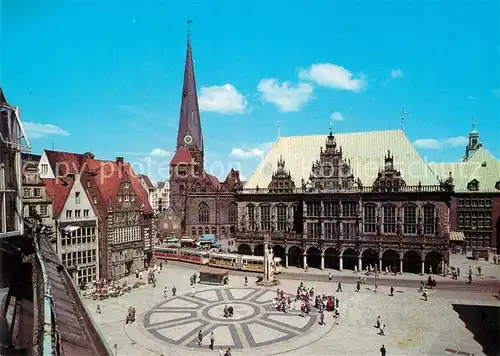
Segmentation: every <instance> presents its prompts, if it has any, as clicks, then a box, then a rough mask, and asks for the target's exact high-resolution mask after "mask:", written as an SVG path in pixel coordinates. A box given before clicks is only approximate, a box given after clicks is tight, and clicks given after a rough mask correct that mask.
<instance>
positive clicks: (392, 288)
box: [391, 286, 394, 297]
mask: <svg viewBox="0 0 500 356" xmlns="http://www.w3.org/2000/svg"><path fill="white" fill-rule="evenodd" d="M391 297H394V287H393V286H391Z"/></svg>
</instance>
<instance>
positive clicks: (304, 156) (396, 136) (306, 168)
mask: <svg viewBox="0 0 500 356" xmlns="http://www.w3.org/2000/svg"><path fill="white" fill-rule="evenodd" d="M326 139H327V135H314V136H292V137H281V138H279V139H278V140H277V141H276V142H275V143H274V144H273V146H272V147H271V150H270V151H269V153H268V154H267V156H266V157H265V158H264V160H262V161H261V162H260V164H259V166H258V167H257V169H256V170H255V172H254V173H253V175H252V176H251V177H250V179H249V180H248V182H247V183H246V185H245V188H256V187H257V186H259V187H260V188H266V187H267V186H268V184H269V182H270V181H271V177H272V173H273V172H274V171H276V170H277V164H278V160H279V159H280V157H282V158H283V159H284V160H285V161H286V169H287V170H290V173H291V176H292V179H293V181H294V182H295V184H296V185H297V186H299V185H300V184H301V180H302V179H304V181H306V182H307V181H308V180H309V176H310V174H311V167H312V164H313V162H315V161H316V160H319V158H320V150H321V147H323V148H324V147H325V143H326ZM335 139H336V142H337V145H338V146H342V152H343V157H344V158H345V159H349V160H350V162H351V168H352V172H353V174H354V177H355V179H357V178H359V179H360V180H361V183H362V184H363V185H364V186H371V185H372V183H373V182H374V181H375V179H376V178H377V174H378V172H379V171H381V170H383V168H384V164H385V156H386V155H387V151H390V152H391V154H392V155H393V156H394V167H395V169H396V170H399V171H400V172H401V175H402V177H403V179H404V180H405V182H406V184H407V185H410V186H411V185H418V184H419V182H420V183H421V184H422V185H436V184H438V180H437V179H436V175H435V174H434V173H433V172H432V171H431V170H430V168H429V167H428V166H427V164H426V163H425V162H424V160H423V159H422V157H421V156H420V155H419V154H418V152H417V151H416V150H415V148H414V147H413V145H412V144H411V142H410V141H409V140H408V138H407V137H406V135H405V134H404V132H403V131H401V130H387V131H371V132H355V133H339V134H335Z"/></svg>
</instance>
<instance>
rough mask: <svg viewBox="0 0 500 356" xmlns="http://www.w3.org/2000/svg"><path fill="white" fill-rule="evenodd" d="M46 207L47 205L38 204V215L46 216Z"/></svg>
mask: <svg viewBox="0 0 500 356" xmlns="http://www.w3.org/2000/svg"><path fill="white" fill-rule="evenodd" d="M48 215H49V213H48V208H47V205H40V216H48Z"/></svg>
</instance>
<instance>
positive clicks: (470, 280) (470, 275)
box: [469, 273, 472, 284]
mask: <svg viewBox="0 0 500 356" xmlns="http://www.w3.org/2000/svg"><path fill="white" fill-rule="evenodd" d="M469 284H472V273H469Z"/></svg>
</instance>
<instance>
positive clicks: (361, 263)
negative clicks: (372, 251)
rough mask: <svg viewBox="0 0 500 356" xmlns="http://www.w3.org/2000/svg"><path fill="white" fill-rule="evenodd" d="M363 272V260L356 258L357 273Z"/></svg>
mask: <svg viewBox="0 0 500 356" xmlns="http://www.w3.org/2000/svg"><path fill="white" fill-rule="evenodd" d="M362 270H363V259H362V258H361V257H359V256H358V271H359V272H361V271H362Z"/></svg>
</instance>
